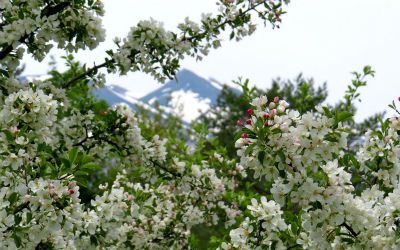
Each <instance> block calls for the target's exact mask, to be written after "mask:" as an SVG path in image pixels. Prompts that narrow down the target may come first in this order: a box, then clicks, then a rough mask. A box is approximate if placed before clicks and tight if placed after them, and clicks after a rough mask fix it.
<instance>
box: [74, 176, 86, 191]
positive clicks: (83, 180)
mask: <svg viewBox="0 0 400 250" xmlns="http://www.w3.org/2000/svg"><path fill="white" fill-rule="evenodd" d="M74 180H75V181H76V182H77V183H78V184H79V185H81V186H83V187H85V188H88V187H89V182H88V181H87V180H85V179H82V178H77V177H74Z"/></svg>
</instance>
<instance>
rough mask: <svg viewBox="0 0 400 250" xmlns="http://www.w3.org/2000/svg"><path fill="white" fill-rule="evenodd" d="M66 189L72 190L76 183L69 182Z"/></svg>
mask: <svg viewBox="0 0 400 250" xmlns="http://www.w3.org/2000/svg"><path fill="white" fill-rule="evenodd" d="M68 187H69V188H71V189H72V188H74V187H76V181H71V182H70V183H69V184H68Z"/></svg>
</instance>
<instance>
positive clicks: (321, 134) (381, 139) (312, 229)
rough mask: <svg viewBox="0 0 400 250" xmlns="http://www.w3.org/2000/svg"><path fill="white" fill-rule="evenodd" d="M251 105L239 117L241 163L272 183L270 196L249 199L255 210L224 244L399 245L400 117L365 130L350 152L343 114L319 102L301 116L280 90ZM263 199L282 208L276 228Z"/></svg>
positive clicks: (227, 246) (250, 246)
mask: <svg viewBox="0 0 400 250" xmlns="http://www.w3.org/2000/svg"><path fill="white" fill-rule="evenodd" d="M251 104H252V105H253V106H254V108H253V109H249V110H248V112H247V113H248V114H249V115H250V118H249V119H248V120H247V121H246V122H245V123H243V122H242V121H239V122H238V124H239V125H242V126H243V127H244V128H243V132H241V134H239V136H240V135H241V138H238V139H237V142H236V147H238V148H239V149H238V154H239V155H240V156H241V164H242V165H243V166H244V167H245V168H249V169H254V170H255V177H259V178H261V177H265V178H266V180H267V181H268V182H269V183H270V186H271V188H270V189H269V191H270V193H271V196H270V198H269V199H273V200H269V201H267V199H266V198H265V197H263V198H262V199H261V203H262V204H263V206H262V208H261V206H259V205H258V204H257V201H256V200H253V201H252V203H253V205H252V206H248V209H249V210H250V211H251V215H252V217H248V218H246V220H245V221H244V222H242V225H241V226H240V227H239V228H238V229H234V230H232V231H231V233H230V235H231V243H223V244H222V245H221V247H222V248H223V249H236V248H239V249H264V248H265V247H268V248H269V247H272V245H274V247H275V248H278V249H283V248H288V247H289V248H293V247H296V246H299V247H301V248H303V249H309V248H310V249H312V248H319V249H343V248H346V249H359V248H362V249H367V248H382V247H383V248H386V249H396V248H398V244H399V242H398V240H397V239H398V238H399V233H398V220H397V217H398V212H399V211H400V210H398V209H399V207H398V203H397V202H395V201H394V200H393V199H395V197H396V196H397V195H398V193H399V190H400V189H399V188H400V186H399V184H400V182H399V174H398V173H399V172H398V169H399V156H400V155H399V150H398V144H399V141H398V131H399V130H398V128H399V126H398V124H399V122H398V121H399V120H398V118H391V119H388V120H387V121H385V122H383V123H382V130H380V131H375V132H372V131H371V132H368V133H367V134H366V141H365V143H364V145H363V147H362V148H360V149H359V151H358V153H357V156H354V155H350V154H346V151H345V150H346V149H347V135H348V133H347V132H345V131H346V129H345V128H344V127H343V126H342V121H343V120H344V119H346V118H347V117H349V116H348V115H347V114H346V113H343V112H339V111H336V112H334V111H332V110H330V109H329V108H327V107H322V106H319V107H316V109H317V112H316V113H310V112H308V113H306V114H303V115H300V114H299V113H298V112H297V111H293V110H290V109H287V108H288V104H287V102H285V101H283V100H281V101H279V98H277V97H276V98H275V99H274V101H273V102H270V103H268V99H267V98H266V97H265V96H263V97H260V98H255V99H254V100H253V102H252V103H251ZM244 124H246V125H244ZM354 177H357V178H354ZM360 182H362V183H363V184H364V185H360ZM357 183H358V184H357ZM356 184H357V185H356ZM275 202H276V203H275ZM267 204H271V205H273V206H275V209H276V211H277V213H278V214H279V216H276V217H274V218H276V220H280V222H275V223H272V225H273V226H272V229H274V230H275V233H271V227H268V226H263V224H262V223H265V222H264V221H269V220H268V219H265V214H268V212H267V213H265V212H264V210H265V207H266V206H267ZM274 204H276V205H274ZM257 222H259V224H257ZM252 223H253V224H252ZM256 229H258V230H256ZM260 235H261V236H260ZM258 236H260V237H261V238H260V237H258ZM252 237H253V238H252ZM254 237H255V238H254Z"/></svg>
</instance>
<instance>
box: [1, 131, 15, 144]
mask: <svg viewBox="0 0 400 250" xmlns="http://www.w3.org/2000/svg"><path fill="white" fill-rule="evenodd" d="M1 131H2V132H3V133H4V134H6V137H7V140H8V141H9V142H12V141H14V136H13V135H12V134H11V132H10V131H9V130H8V129H3V130H1Z"/></svg>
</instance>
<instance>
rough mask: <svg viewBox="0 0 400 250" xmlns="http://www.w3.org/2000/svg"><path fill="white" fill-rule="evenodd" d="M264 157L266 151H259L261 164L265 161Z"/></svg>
mask: <svg viewBox="0 0 400 250" xmlns="http://www.w3.org/2000/svg"><path fill="white" fill-rule="evenodd" d="M264 158H265V151H260V153H258V160H259V161H260V163H261V164H263V163H264Z"/></svg>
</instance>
